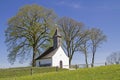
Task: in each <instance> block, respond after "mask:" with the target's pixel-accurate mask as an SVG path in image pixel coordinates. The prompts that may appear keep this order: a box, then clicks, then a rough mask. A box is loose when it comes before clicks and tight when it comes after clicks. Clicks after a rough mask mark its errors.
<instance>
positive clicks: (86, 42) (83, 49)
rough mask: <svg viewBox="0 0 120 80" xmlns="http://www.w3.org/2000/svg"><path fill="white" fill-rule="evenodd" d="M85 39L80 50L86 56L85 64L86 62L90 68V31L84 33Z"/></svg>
mask: <svg viewBox="0 0 120 80" xmlns="http://www.w3.org/2000/svg"><path fill="white" fill-rule="evenodd" d="M83 35H84V38H83V41H82V44H81V45H80V47H79V50H80V51H81V52H82V53H83V54H84V55H85V62H86V67H88V59H87V58H88V49H89V47H90V42H89V41H90V38H89V30H85V31H84V33H83Z"/></svg>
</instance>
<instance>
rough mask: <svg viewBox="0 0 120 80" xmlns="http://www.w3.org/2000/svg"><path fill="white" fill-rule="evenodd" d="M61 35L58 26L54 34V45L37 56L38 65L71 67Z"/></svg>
mask: <svg viewBox="0 0 120 80" xmlns="http://www.w3.org/2000/svg"><path fill="white" fill-rule="evenodd" d="M61 37H62V36H61V35H60V33H59V31H58V28H57V29H56V31H55V33H54V36H53V46H52V47H50V48H48V49H47V50H46V51H45V52H44V53H43V54H41V55H40V56H39V57H37V58H36V66H37V67H41V66H42V67H43V66H44V67H45V66H51V67H59V68H69V58H68V56H67V55H66V54H65V52H64V50H63V48H62V47H61V40H62V39H61Z"/></svg>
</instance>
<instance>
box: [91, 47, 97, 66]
mask: <svg viewBox="0 0 120 80" xmlns="http://www.w3.org/2000/svg"><path fill="white" fill-rule="evenodd" d="M95 52H96V49H95V48H94V47H93V57H92V64H91V67H94V59H95Z"/></svg>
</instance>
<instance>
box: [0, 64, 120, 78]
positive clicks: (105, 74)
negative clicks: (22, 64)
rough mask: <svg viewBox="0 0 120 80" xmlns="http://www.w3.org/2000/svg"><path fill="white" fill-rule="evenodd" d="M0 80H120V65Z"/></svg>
mask: <svg viewBox="0 0 120 80" xmlns="http://www.w3.org/2000/svg"><path fill="white" fill-rule="evenodd" d="M0 80H120V65H112V66H103V67H96V68H88V69H78V70H72V71H61V72H49V73H36V74H33V75H32V76H30V75H26V76H20V77H9V78H1V79H0Z"/></svg>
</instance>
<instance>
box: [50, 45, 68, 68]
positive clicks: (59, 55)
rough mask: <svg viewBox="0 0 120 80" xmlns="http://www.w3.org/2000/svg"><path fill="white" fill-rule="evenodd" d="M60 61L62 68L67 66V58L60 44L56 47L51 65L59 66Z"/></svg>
mask: <svg viewBox="0 0 120 80" xmlns="http://www.w3.org/2000/svg"><path fill="white" fill-rule="evenodd" d="M60 61H62V62H63V68H69V58H68V57H67V55H66V54H65V52H64V51H63V49H62V48H61V46H60V47H59V48H58V50H57V52H56V54H54V55H53V57H52V66H58V67H60Z"/></svg>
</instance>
